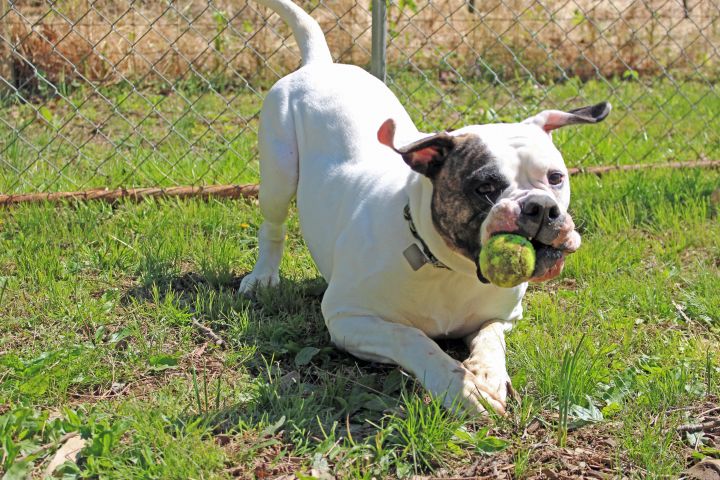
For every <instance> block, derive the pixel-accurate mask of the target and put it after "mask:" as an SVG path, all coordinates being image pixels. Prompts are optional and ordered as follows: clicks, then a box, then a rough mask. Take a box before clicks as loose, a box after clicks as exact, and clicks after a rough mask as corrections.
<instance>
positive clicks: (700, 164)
mask: <svg viewBox="0 0 720 480" xmlns="http://www.w3.org/2000/svg"><path fill="white" fill-rule="evenodd" d="M661 168H671V169H683V168H720V160H698V161H696V162H666V163H639V164H633V165H601V166H595V167H573V168H570V169H568V172H569V173H570V175H580V174H591V175H603V174H605V173H611V172H629V171H636V170H656V169H661ZM258 191H259V186H258V185H257V184H254V183H248V184H245V185H208V186H205V187H191V186H179V187H167V188H118V189H115V190H109V189H107V188H95V189H92V190H83V191H79V192H54V193H18V194H12V195H0V207H6V206H10V205H16V204H19V203H39V202H61V201H64V200H76V201H90V200H103V201H106V202H110V203H112V202H117V201H119V200H122V199H128V200H133V201H136V202H139V201H142V200H145V199H147V198H172V197H177V198H195V197H200V198H205V199H208V198H231V199H238V198H256V197H257V196H258Z"/></svg>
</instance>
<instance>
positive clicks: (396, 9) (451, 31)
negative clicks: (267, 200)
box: [0, 0, 720, 194]
mask: <svg viewBox="0 0 720 480" xmlns="http://www.w3.org/2000/svg"><path fill="white" fill-rule="evenodd" d="M0 1H1V2H3V3H2V10H1V11H0V193H5V194H8V193H18V192H51V191H62V190H80V189H88V188H98V187H108V188H117V187H128V188H129V187H147V186H174V185H209V184H218V183H221V184H228V183H246V182H254V181H257V170H258V169H257V161H256V149H255V143H256V136H257V115H258V111H259V109H260V106H261V103H262V98H263V95H264V92H265V91H266V90H267V89H268V88H269V87H270V86H271V85H272V84H273V83H274V81H276V80H277V79H278V78H280V77H282V76H283V75H285V74H286V73H288V72H290V71H292V70H293V69H295V68H297V67H298V65H299V56H298V52H297V48H296V46H295V42H294V40H293V39H292V37H291V35H290V31H289V29H288V28H287V27H286V26H285V25H283V24H282V22H281V21H280V19H279V18H278V17H277V16H276V15H272V14H271V12H270V11H268V10H267V9H265V8H264V7H261V6H259V5H257V4H255V3H253V2H252V1H250V2H245V1H244V0H233V1H232V2H230V1H224V0H217V1H208V0H204V1H201V0H180V1H167V2H138V1H126V0H119V1H110V0H96V1H92V0H70V1H66V2H54V1H49V0H48V1H44V0H18V1H8V0H0ZM303 7H304V8H305V9H306V10H307V11H310V12H311V14H312V16H313V17H314V18H316V19H317V20H318V22H319V23H320V24H321V26H322V28H323V30H324V31H325V32H326V35H327V38H328V43H329V45H330V49H331V51H332V52H333V54H334V55H335V58H336V60H337V61H340V62H344V63H353V64H357V65H360V66H364V67H368V66H369V65H370V62H371V53H370V52H371V43H372V38H371V36H372V35H371V30H372V25H371V23H372V20H371V19H372V7H371V3H370V0H361V1H357V0H311V1H306V2H305V3H304V4H303ZM387 29H388V41H387V47H386V52H385V53H386V59H387V60H386V61H387V65H386V68H387V77H386V81H387V83H388V85H389V86H390V88H392V89H393V90H394V91H395V92H396V94H397V95H398V96H399V98H400V100H401V102H402V103H403V104H404V105H405V106H406V107H407V108H408V111H409V112H410V114H411V115H412V116H413V118H414V119H415V121H416V122H417V124H418V126H419V127H420V128H421V129H424V130H426V131H435V130H443V129H452V128H456V127H458V126H460V125H462V124H467V123H485V122H497V121H515V120H519V119H522V118H524V117H526V116H528V115H531V114H532V113H533V112H535V111H537V110H540V109H543V108H561V109H562V108H574V107H577V106H581V105H584V104H588V103H595V102H597V101H600V100H610V101H611V102H612V103H613V105H614V107H615V111H614V113H613V115H612V116H611V118H610V119H609V120H608V122H606V123H605V124H603V125H601V126H598V127H596V128H577V129H570V130H568V131H560V132H558V133H557V134H556V143H557V144H558V145H559V147H560V148H561V150H562V151H563V152H564V154H565V157H566V160H567V162H568V164H569V165H571V166H580V167H582V166H589V165H595V164H631V163H643V162H664V161H682V160H698V159H705V158H720V156H719V155H717V152H718V150H720V120H719V119H718V115H720V96H718V92H717V90H716V78H717V74H718V71H719V70H720V68H719V67H720V58H719V56H718V50H717V49H718V46H719V45H720V43H718V40H719V39H720V2H718V3H716V2H715V1H699V0H695V1H693V0H685V1H682V0H666V1H663V0H658V1H655V0H644V1H639V0H613V1H596V0H543V1H531V0H490V1H483V2H475V1H474V0H467V1H466V0H432V1H427V0H422V1H417V2H416V1H415V0H396V1H392V2H390V3H388V4H387Z"/></svg>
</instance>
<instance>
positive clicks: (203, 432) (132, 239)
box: [0, 82, 720, 478]
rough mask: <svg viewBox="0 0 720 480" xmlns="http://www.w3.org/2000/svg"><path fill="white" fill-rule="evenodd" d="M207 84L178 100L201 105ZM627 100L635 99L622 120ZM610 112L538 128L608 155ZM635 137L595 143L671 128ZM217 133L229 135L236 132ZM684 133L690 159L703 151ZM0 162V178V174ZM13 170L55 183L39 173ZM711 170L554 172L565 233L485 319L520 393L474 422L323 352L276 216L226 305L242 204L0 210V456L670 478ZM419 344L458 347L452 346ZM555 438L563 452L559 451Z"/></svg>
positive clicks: (248, 467) (714, 363) (92, 470)
mask: <svg viewBox="0 0 720 480" xmlns="http://www.w3.org/2000/svg"><path fill="white" fill-rule="evenodd" d="M572 88H574V87H571V86H570V85H563V86H556V87H555V88H553V89H552V92H551V94H552V95H558V97H557V98H561V99H562V100H560V101H561V102H564V101H567V102H568V103H574V102H572V96H573V95H575V93H572V92H570V93H567V92H565V90H564V89H572ZM578 88H581V89H583V91H584V92H585V93H584V94H588V92H590V91H594V89H598V91H602V90H603V89H605V88H609V87H607V85H604V84H599V83H598V84H588V85H584V86H580V87H578ZM613 88H617V89H618V90H617V91H618V92H623V93H622V95H626V96H627V98H628V99H631V98H633V95H636V94H639V92H640V90H639V85H638V84H637V83H630V82H625V83H618V84H616V86H615V87H613ZM660 88H661V86H659V87H658V89H660ZM448 94H453V95H454V92H451V91H448ZM658 94H659V93H658ZM416 95H419V94H416ZM618 95H620V93H618ZM592 96H593V97H594V96H595V94H594V93H593V95H592ZM598 96H599V95H598ZM429 98H430V97H429V96H428V99H426V101H427V102H430V103H428V105H430V104H431V101H430V100H429ZM128 101H129V100H128ZM166 101H167V102H172V101H174V100H173V99H168V100H166ZM243 101H247V102H248V105H249V104H250V103H252V102H251V101H250V100H247V99H245V100H243ZM454 101H456V102H462V101H464V100H462V97H460V98H459V99H458V100H454ZM208 102H209V103H207V104H206V103H204V102H202V106H201V107H200V106H199V107H198V108H206V109H207V111H208V112H210V111H214V110H216V109H218V108H220V107H218V106H217V105H216V104H213V103H212V101H210V100H208ZM549 102H550V101H549V100H548V101H546V102H543V103H549ZM640 102H641V103H642V102H645V100H644V99H641V100H640ZM168 105H169V104H168ZM706 107H707V108H714V107H712V105H709V104H708V105H706ZM7 108H9V109H10V110H12V111H14V110H13V109H22V108H28V107H27V106H17V105H16V106H10V107H7ZM138 108H139V107H138ZM248 108H249V107H248ZM651 109H652V102H650V103H642V104H641V105H639V106H637V108H636V110H637V111H636V112H635V114H633V115H637V116H638V117H639V118H640V119H642V118H646V117H643V115H648V116H649V115H651ZM618 110H619V111H618ZM618 110H616V112H615V113H614V114H618V113H619V115H618V120H615V121H617V122H621V120H620V119H622V118H623V116H622V113H623V112H622V109H618ZM683 111H684V110H683V109H682V108H678V110H676V111H675V110H674V111H673V116H675V115H677V117H674V118H680V117H679V116H680V115H682V113H683ZM433 115H436V117H434V118H435V120H433V119H432V118H430V117H428V118H427V119H425V120H422V119H420V120H421V121H426V122H429V124H431V122H434V121H440V120H441V119H442V117H443V113H442V111H441V109H439V110H437V111H434V113H433ZM468 115H469V114H468ZM627 115H628V116H627V117H626V119H625V120H622V122H623V123H621V125H622V126H621V127H618V128H615V129H613V132H614V133H612V134H608V132H609V130H607V128H606V127H605V126H603V127H599V128H598V129H593V128H590V127H588V128H586V129H577V130H573V131H572V132H582V134H581V133H571V132H570V131H568V132H567V133H561V134H559V135H557V137H556V138H557V141H558V143H559V144H560V145H561V148H563V149H564V152H565V156H566V158H567V159H568V163H570V164H572V165H578V164H580V163H581V162H584V163H582V164H589V163H607V162H608V160H612V157H609V156H606V155H599V154H592V155H591V157H585V156H584V155H585V151H586V150H585V147H584V145H585V143H583V142H591V143H592V144H593V145H594V147H595V151H596V152H603V151H605V152H613V153H614V152H616V148H615V146H616V145H615V144H613V142H615V141H617V140H616V139H617V138H618V137H620V138H623V139H632V138H635V137H636V136H637V131H636V130H635V129H634V127H631V126H629V125H632V123H631V122H632V120H628V119H627V118H631V117H630V116H629V115H630V114H627ZM8 118H10V117H8ZM469 118H474V117H473V116H472V115H471V116H469V117H466V119H469ZM708 122H710V120H708ZM708 122H706V123H708ZM190 123H192V122H190ZM450 123H452V122H450ZM612 125H614V124H613V123H609V124H608V126H612ZM615 125H617V124H615ZM626 125H628V126H626ZM230 127H231V126H230V125H229V128H230ZM676 127H677V128H678V131H680V130H682V129H686V128H687V129H688V130H687V131H690V130H689V129H690V128H691V127H692V131H693V132H700V133H701V134H702V133H703V131H702V129H699V128H698V127H697V125H686V124H685V123H684V122H676ZM28 128H31V127H28ZM32 128H35V127H34V126H32ZM157 128H160V127H159V126H158V127H157ZM187 128H193V127H192V126H188V127H187ZM657 128H658V129H660V127H659V126H658V127H657ZM603 129H604V130H603ZM710 130H712V129H710ZM591 131H592V132H598V133H591ZM603 132H604V134H603ZM686 133H687V132H685V133H682V134H681V133H678V135H685V134H686ZM594 135H598V137H594ZM603 135H610V136H608V137H607V138H605V139H604V140H603ZM708 135H715V131H714V130H713V131H710V132H708ZM250 136H251V135H250ZM5 137H7V135H6V136H5ZM648 138H649V140H648V141H647V142H646V143H643V142H636V143H630V144H629V145H630V146H629V147H628V151H627V153H623V154H622V155H625V156H624V157H620V158H617V159H616V160H617V161H619V162H626V161H627V162H631V161H648V162H650V161H652V162H655V161H662V160H663V159H665V158H668V157H667V156H666V157H663V156H662V155H660V156H654V155H651V156H645V155H646V151H647V150H646V149H647V148H651V147H652V148H654V149H655V150H654V151H659V150H658V149H661V148H665V147H661V146H662V145H675V147H676V150H677V147H678V146H679V145H680V144H679V143H673V138H674V137H667V136H663V135H661V134H660V130H657V131H653V132H651V133H649V137H648ZM684 138H685V140H684V141H686V142H691V140H690V136H688V135H685V137H684ZM236 141H237V142H238V144H245V143H247V145H248V146H247V151H250V150H251V148H252V147H251V145H252V142H251V141H250V140H248V139H245V137H244V134H242V139H241V138H238V139H237V140H236ZM675 141H677V138H675ZM595 142H597V143H595ZM666 142H667V143H666ZM221 143H222V142H220V143H219V144H218V145H216V146H215V147H213V148H218V149H221V146H220V144H221ZM695 146H696V147H697V148H701V147H702V149H703V151H704V152H706V153H707V154H708V156H711V155H713V152H714V150H713V148H716V147H717V146H716V145H714V144H713V143H712V142H709V143H705V144H702V143H696V144H695ZM13 148H14V147H13ZM243 148H245V147H243ZM666 153H667V152H666ZM685 153H687V152H685ZM687 154H688V155H690V154H689V153H687ZM668 155H669V154H668ZM100 157H102V155H100ZM3 158H7V157H6V154H3ZM53 158H55V157H53ZM92 158H93V159H97V158H99V157H92ZM21 160H22V155H21V154H18V157H17V158H16V159H15V160H13V161H21ZM56 160H57V161H60V158H59V157H58V158H56ZM77 166H78V168H79V170H76V169H74V168H73V169H72V170H68V172H69V173H68V175H71V173H70V172H72V181H73V182H76V183H82V182H87V181H89V180H90V179H91V178H92V177H88V176H84V175H86V174H85V173H83V170H82V168H81V167H82V166H83V165H82V162H79V163H78V165H77ZM226 166H227V168H228V169H229V170H228V171H227V172H223V173H221V174H219V175H220V176H219V177H218V178H217V179H218V180H222V181H232V179H233V178H236V177H237V175H240V176H242V175H247V177H246V178H247V179H248V180H255V179H256V177H254V173H252V168H250V167H247V165H246V166H242V165H240V166H239V165H238V164H234V163H232V162H228V163H227V165H226ZM113 168H114V167H113ZM117 168H120V167H119V166H118V167H117ZM183 168H185V167H183ZM187 168H188V170H187V171H186V173H187V174H188V177H187V178H188V179H190V178H191V177H192V168H193V167H191V166H188V167H187ZM194 168H200V167H198V166H195V167H194ZM233 168H234V169H235V170H233ZM3 172H4V174H5V175H6V177H4V180H2V181H4V182H6V183H4V184H3V185H4V186H3V187H2V188H5V187H6V186H8V185H10V184H12V182H13V181H14V180H13V178H12V176H11V175H10V174H8V173H7V172H8V170H7V169H3ZM87 172H89V170H87V171H86V173H87ZM108 172H111V170H108ZM148 172H150V171H149V170H148ZM178 172H179V170H178ZM238 172H240V173H238ZM243 172H245V173H243ZM46 173H47V172H46ZM35 175H37V176H35ZM112 175H115V173H113V174H112ZM148 175H149V176H148V177H147V178H155V177H152V175H150V173H148ZM223 175H226V176H223ZM31 178H32V182H35V181H37V182H39V183H38V184H40V183H43V182H45V183H43V184H47V185H51V186H52V187H53V188H54V187H55V186H57V184H55V183H52V184H50V183H47V182H49V181H50V179H51V176H46V175H45V173H43V171H42V169H40V170H39V171H33V176H32V177H31ZM111 178H119V177H114V176H113V177H111ZM147 178H146V179H147ZM157 178H160V177H157ZM15 180H16V179H15ZM18 185H19V184H18ZM65 185H66V186H71V183H67V184H65ZM718 185H720V172H718V171H714V170H705V171H701V170H676V171H670V170H659V171H648V172H633V173H624V174H620V173H613V174H608V175H604V176H602V177H595V176H579V177H575V178H574V179H573V192H574V193H573V195H574V196H573V205H572V209H573V211H574V217H575V218H576V220H577V221H578V225H579V229H580V230H581V232H582V235H583V246H582V248H581V249H580V250H579V251H578V252H577V253H576V254H574V255H572V256H570V257H569V259H568V262H567V267H566V270H565V272H564V273H563V275H562V277H561V278H559V279H557V280H555V281H553V282H550V283H547V284H542V285H533V286H531V288H530V291H529V293H528V295H527V298H526V302H525V303H526V311H525V312H526V313H525V319H524V320H522V321H521V322H519V323H518V325H517V327H516V328H515V329H514V330H513V331H512V332H511V334H510V335H509V337H508V369H509V373H510V375H511V376H512V378H513V383H514V385H515V387H516V389H518V391H519V392H520V395H521V400H520V401H519V402H514V403H513V405H512V407H511V409H510V412H509V415H508V417H506V418H495V417H490V418H483V419H473V418H467V417H463V416H458V415H457V414H453V413H450V412H448V411H447V410H444V409H442V408H441V407H440V405H439V402H438V400H437V399H432V398H429V397H428V396H427V395H426V393H425V392H424V391H423V390H422V389H421V388H420V387H419V385H418V384H417V383H416V382H415V381H414V380H413V379H412V378H410V377H408V376H407V375H405V374H404V373H403V372H401V371H400V370H399V369H398V368H395V367H392V366H387V365H377V364H372V363H367V362H362V361H359V360H357V359H355V358H353V357H351V356H349V355H347V354H344V353H342V352H339V351H337V350H336V349H335V348H333V347H332V345H331V344H330V341H329V336H328V334H327V332H326V330H325V327H324V323H323V319H322V316H321V313H320V305H319V302H320V297H319V295H320V293H321V292H322V289H323V282H322V281H321V280H320V279H319V278H318V273H317V271H316V270H315V267H314V266H313V263H312V260H311V259H310V256H309V254H308V252H307V250H306V248H305V246H304V244H303V241H302V239H301V236H300V232H299V226H298V224H297V218H296V217H295V215H294V214H293V216H292V218H291V220H290V224H289V226H290V228H289V235H288V247H287V249H286V252H285V256H284V258H283V265H282V275H283V281H282V284H281V287H280V288H279V289H277V290H266V291H261V292H259V294H258V296H257V298H256V299H255V300H253V301H250V300H247V299H244V298H241V297H239V296H238V295H237V287H238V285H239V280H240V278H241V277H242V275H244V274H245V273H247V272H248V271H249V270H250V269H251V267H252V265H253V260H254V257H255V255H256V249H255V247H256V234H257V229H258V227H259V224H260V217H259V213H258V211H257V208H256V206H255V205H254V204H252V203H250V202H242V201H237V202H231V201H217V200H210V201H207V202H204V201H189V200H188V201H180V200H157V201H156V200H153V201H146V202H143V203H139V204H133V203H129V202H127V203H126V202H121V203H119V204H116V205H112V206H111V205H106V204H103V203H92V204H63V205H45V204H40V205H22V206H17V207H14V208H12V209H6V210H2V211H0V445H2V447H1V448H0V471H5V472H6V473H8V474H10V475H12V474H15V475H16V476H19V477H21V478H22V475H24V472H31V473H32V474H33V475H35V476H38V477H41V476H42V472H43V468H44V465H46V464H47V463H48V462H49V460H50V458H51V457H52V454H53V453H54V451H55V450H56V449H57V447H58V446H59V444H60V440H61V439H62V438H63V435H66V434H68V433H73V432H78V433H79V434H80V435H82V437H83V438H85V439H86V441H87V443H86V448H85V449H84V450H83V451H82V452H81V453H80V455H79V457H78V460H77V462H76V463H74V464H73V463H68V464H66V465H65V466H64V467H62V470H63V472H64V474H65V475H66V476H68V477H78V478H80V477H82V478H87V477H91V478H230V477H241V478H267V477H271V478H272V477H273V476H278V475H283V474H287V473H294V474H296V475H298V476H302V475H310V474H312V473H313V472H314V473H315V474H322V473H323V472H331V473H334V474H336V475H337V476H338V477H340V478H373V477H375V478H387V477H408V476H411V475H414V474H421V475H426V474H428V473H429V472H435V474H437V475H439V476H472V475H493V472H495V471H502V472H506V471H507V472H512V473H513V474H514V475H516V476H517V477H518V478H523V477H527V476H533V475H537V474H539V473H540V472H541V471H542V470H543V469H551V470H555V471H560V470H561V469H563V468H566V467H565V466H564V465H567V463H568V462H570V463H571V464H573V465H577V464H578V462H580V461H585V462H586V464H588V465H591V464H602V465H605V467H604V468H606V470H607V472H606V473H609V474H610V475H617V476H623V475H625V476H628V477H646V476H647V477H652V478H657V477H677V476H678V475H679V473H680V472H681V471H682V470H683V469H684V468H685V467H686V466H688V465H689V464H691V463H692V462H694V461H696V460H695V458H696V457H698V456H702V455H717V445H715V446H713V444H712V439H711V438H709V437H706V438H705V442H706V444H704V445H701V446H699V447H697V449H696V450H697V451H696V452H695V453H694V455H695V456H694V457H693V447H692V446H691V444H690V443H689V440H688V438H687V437H686V436H683V435H680V434H679V433H677V431H676V427H677V426H678V425H680V424H683V423H691V422H695V421H696V420H697V415H698V414H699V413H700V412H702V411H704V410H707V408H709V407H708V405H711V404H714V403H717V400H718V394H719V393H720V392H719V391H718V376H719V375H720V368H719V367H718V366H719V365H720V358H718V354H717V352H718V350H719V348H718V347H720V345H719V343H720V342H718V339H719V338H720V289H718V278H720V226H719V224H718V221H717V219H718V213H719V209H720V206H719V205H718V204H717V202H716V201H715V203H713V202H714V201H713V200H712V199H711V196H712V194H713V192H715V191H717V188H718ZM2 188H0V190H1V189H2ZM193 320H197V321H199V322H200V323H202V324H204V325H206V326H208V327H210V328H212V329H213V330H214V331H215V332H216V333H217V334H218V335H220V336H221V337H222V338H223V339H224V341H225V342H226V348H224V349H223V348H219V347H217V346H215V345H214V343H213V340H212V339H210V338H208V337H206V336H205V335H204V334H203V333H202V332H201V331H200V330H199V329H198V328H196V327H195V326H194V325H193ZM581 339H582V346H581V347H578V346H579V345H580V342H581ZM443 345H444V346H445V347H446V348H447V349H448V350H449V351H451V352H452V353H453V354H454V355H457V356H462V354H463V351H464V347H462V346H461V345H459V344H458V343H457V342H445V343H444V344H443ZM564 358H565V362H563V359H564ZM569 359H572V362H573V367H574V368H573V372H572V375H569V374H568V368H567V366H568V362H569V361H570V360H569ZM563 365H565V367H563ZM564 415H566V417H564ZM565 428H567V434H566V436H565V430H564V429H565ZM559 432H560V442H566V444H567V447H568V448H567V449H562V448H560V447H559V442H558V440H559V439H558V433H559ZM539 444H541V445H544V446H543V447H542V448H538V447H537V445H539ZM713 448H714V449H715V450H713ZM577 449H580V451H582V452H586V453H582V454H581V455H580V457H578V456H573V457H568V455H570V453H568V452H574V451H576V450H577ZM587 452H589V453H587ZM703 452H704V453H703ZM573 455H575V454H573ZM573 462H574V463H573ZM598 462H600V463H598ZM574 474H579V472H575V473H574Z"/></svg>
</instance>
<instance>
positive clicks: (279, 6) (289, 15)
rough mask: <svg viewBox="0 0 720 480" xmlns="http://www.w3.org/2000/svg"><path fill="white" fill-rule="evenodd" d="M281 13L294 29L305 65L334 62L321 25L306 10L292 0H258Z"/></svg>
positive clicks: (281, 16)
mask: <svg viewBox="0 0 720 480" xmlns="http://www.w3.org/2000/svg"><path fill="white" fill-rule="evenodd" d="M257 2H258V3H260V4H261V5H265V6H266V7H269V8H270V9H272V10H273V11H275V13H277V14H278V15H280V18H282V19H283V20H284V21H285V23H287V24H288V25H289V26H290V28H291V29H292V31H293V35H294V36H295V41H296V42H297V44H298V47H300V55H302V63H303V65H309V64H311V63H332V61H333V60H332V56H330V49H329V48H328V45H327V41H325V35H324V34H323V32H322V30H321V29H320V25H318V23H317V22H316V21H315V20H314V19H313V18H312V17H311V16H310V15H308V14H307V13H306V12H305V10H303V9H302V8H300V7H299V6H297V5H295V4H294V3H293V2H292V1H291V0H257Z"/></svg>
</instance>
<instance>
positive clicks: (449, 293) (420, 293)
mask: <svg viewBox="0 0 720 480" xmlns="http://www.w3.org/2000/svg"><path fill="white" fill-rule="evenodd" d="M383 265H384V268H382V270H378V271H376V272H374V273H372V274H370V275H369V276H368V277H366V278H364V279H362V280H361V279H359V278H357V277H356V278H355V281H354V282H352V283H351V282H346V281H343V280H344V279H338V278H335V279H333V280H334V281H336V283H335V284H334V285H333V288H331V289H330V290H329V291H328V293H327V294H326V298H325V299H324V302H323V303H324V304H323V312H324V314H325V318H326V320H331V319H332V318H334V317H335V316H337V315H372V316H377V317H380V318H383V319H385V320H388V321H391V322H395V323H400V324H404V325H409V326H413V327H415V328H418V329H419V330H422V331H423V332H424V333H425V334H427V335H428V336H430V337H433V338H441V337H449V338H456V337H461V336H464V335H467V334H469V333H472V332H474V331H477V330H478V329H479V328H480V327H481V326H482V325H483V324H484V323H485V322H487V321H489V320H517V319H519V318H520V317H521V316H522V304H521V300H522V297H523V294H524V292H525V288H524V287H520V288H515V289H502V288H498V287H494V286H491V285H483V284H481V283H480V282H479V281H478V280H477V279H473V278H470V277H466V276H463V275H460V274H458V273H455V272H451V271H448V270H443V269H438V268H436V267H433V266H431V265H425V266H423V267H422V268H421V269H420V270H418V271H413V270H412V269H411V268H410V266H409V265H408V264H407V261H406V260H405V258H404V257H402V256H399V257H398V258H397V259H386V261H385V262H383ZM355 272H357V270H355ZM348 285H349V287H348Z"/></svg>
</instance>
